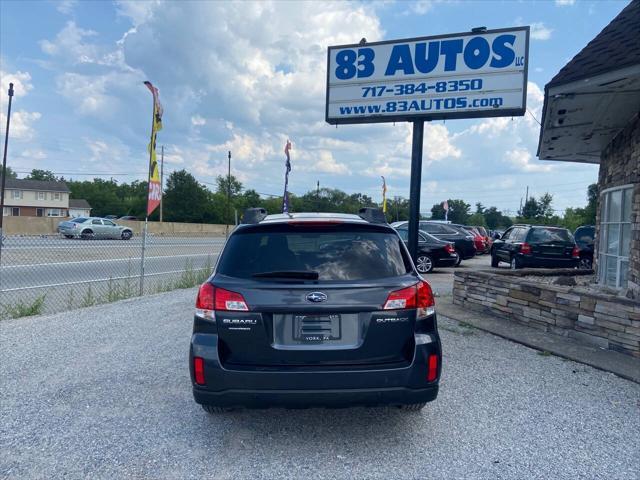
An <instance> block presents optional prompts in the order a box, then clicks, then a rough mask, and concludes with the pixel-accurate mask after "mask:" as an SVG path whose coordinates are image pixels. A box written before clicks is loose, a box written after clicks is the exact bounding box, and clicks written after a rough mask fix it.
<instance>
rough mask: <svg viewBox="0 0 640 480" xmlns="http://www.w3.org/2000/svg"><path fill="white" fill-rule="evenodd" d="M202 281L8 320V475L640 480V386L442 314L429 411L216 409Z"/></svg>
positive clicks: (2, 464) (4, 439)
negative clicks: (196, 392) (200, 339)
mask: <svg viewBox="0 0 640 480" xmlns="http://www.w3.org/2000/svg"><path fill="white" fill-rule="evenodd" d="M194 296H195V291H194V290H180V291H175V292H170V293H167V294H161V295H155V296H148V297H144V298H137V299H133V300H127V301H124V302H120V303H114V304H108V305H103V306H98V307H91V308H88V309H82V310H76V311H73V312H68V313H63V314H57V315H52V316H44V317H35V318H22V319H17V320H7V321H3V322H0V341H1V346H0V380H1V385H0V390H1V399H2V403H1V406H0V477H1V478H30V479H33V478H61V477H65V478H86V477H91V478H122V477H136V478H168V479H174V478H176V479H177V478H202V477H215V478H229V479H237V478H275V477H286V478H303V477H306V478H309V477H311V478H385V479H388V478H443V479H444V478H447V479H450V478H501V479H505V478H514V479H522V478H554V479H557V478H571V479H574V478H588V479H595V478H607V479H614V478H616V479H617V478H619V479H630V478H638V477H637V475H638V471H639V469H640V446H639V442H640V440H639V435H638V432H639V431H640V386H639V385H637V384H634V383H631V382H628V381H626V380H622V379H620V378H617V377H615V376H613V375H612V374H608V373H604V372H601V371H598V370H594V369H592V368H589V367H585V366H582V365H579V364H576V363H573V362H569V361H563V360H561V359H559V358H556V357H552V356H545V355H541V354H539V353H538V352H536V351H534V350H530V349H528V348H525V347H523V346H520V345H517V344H513V343H510V342H508V341H505V340H502V339H500V338H497V337H494V336H491V335H489V334H485V333H482V332H480V331H478V330H473V329H470V328H467V327H464V326H461V325H458V324H457V323H456V322H453V321H448V320H446V319H443V318H441V319H440V328H441V333H442V340H443V347H444V352H445V353H444V355H445V356H444V371H443V380H442V383H441V393H440V396H439V397H438V399H437V400H436V401H435V402H433V403H431V404H430V405H429V406H427V408H425V409H424V410H423V411H422V412H418V413H407V412H401V411H399V410H396V409H364V408H357V409H346V410H325V409H312V410H295V411H287V410H259V411H237V412H231V413H228V414H224V415H220V416H213V417H212V416H209V415H207V414H205V413H204V412H203V411H202V410H201V409H200V407H199V406H197V405H196V404H195V403H193V400H192V398H191V392H190V382H189V377H188V368H187V351H188V345H189V336H190V330H191V312H192V305H193V299H194Z"/></svg>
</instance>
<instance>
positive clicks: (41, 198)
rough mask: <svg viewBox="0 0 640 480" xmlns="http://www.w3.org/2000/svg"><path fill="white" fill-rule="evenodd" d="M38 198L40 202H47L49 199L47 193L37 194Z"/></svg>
mask: <svg viewBox="0 0 640 480" xmlns="http://www.w3.org/2000/svg"><path fill="white" fill-rule="evenodd" d="M37 198H38V200H46V199H47V193H46V192H38V193H37Z"/></svg>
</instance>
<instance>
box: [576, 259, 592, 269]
mask: <svg viewBox="0 0 640 480" xmlns="http://www.w3.org/2000/svg"><path fill="white" fill-rule="evenodd" d="M578 268H579V269H580V270H591V269H592V268H593V262H592V261H591V259H590V258H587V257H582V258H581V259H580V263H579V264H578Z"/></svg>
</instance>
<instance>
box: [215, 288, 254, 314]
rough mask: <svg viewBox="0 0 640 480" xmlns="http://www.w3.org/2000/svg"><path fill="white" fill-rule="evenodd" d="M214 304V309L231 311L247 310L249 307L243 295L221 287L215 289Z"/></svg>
mask: <svg viewBox="0 0 640 480" xmlns="http://www.w3.org/2000/svg"><path fill="white" fill-rule="evenodd" d="M215 306H216V310H225V311H231V312H248V311H249V307H248V306H247V302H245V301H244V297H243V296H242V295H240V294H239V293H236V292H230V291H229V290H225V289H223V288H216V289H215Z"/></svg>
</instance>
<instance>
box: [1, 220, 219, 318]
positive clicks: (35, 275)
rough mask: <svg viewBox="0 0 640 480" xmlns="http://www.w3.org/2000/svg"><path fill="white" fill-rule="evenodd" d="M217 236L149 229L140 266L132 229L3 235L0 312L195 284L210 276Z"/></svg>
mask: <svg viewBox="0 0 640 480" xmlns="http://www.w3.org/2000/svg"><path fill="white" fill-rule="evenodd" d="M224 240H225V239H224V236H220V235H214V234H211V233H180V234H173V235H169V234H162V235H154V234H149V235H148V237H147V242H146V249H145V254H144V265H143V262H142V260H141V257H142V238H141V237H140V236H137V235H134V237H133V238H132V239H130V240H121V239H108V238H100V237H99V236H98V237H96V238H92V239H90V240H89V239H80V238H70V239H68V238H64V237H61V236H59V235H31V236H7V237H5V239H4V241H3V246H2V257H1V264H0V319H6V318H17V317H22V316H27V315H37V314H41V313H53V312H60V311H65V310H71V309H74V308H79V307H86V306H91V305H96V304H100V303H106V302H113V301H116V300H122V299H126V298H130V297H134V296H137V295H139V294H140V286H141V285H142V286H143V292H142V294H151V293H159V292H164V291H169V290H174V289H177V288H189V287H193V286H196V285H198V284H200V283H202V282H203V281H204V280H206V278H207V277H208V276H209V275H210V273H211V271H212V270H213V266H214V264H215V261H216V259H217V256H218V254H219V252H220V250H221V248H222V246H223V244H224ZM143 272H144V274H143ZM143 275H144V276H143Z"/></svg>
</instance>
